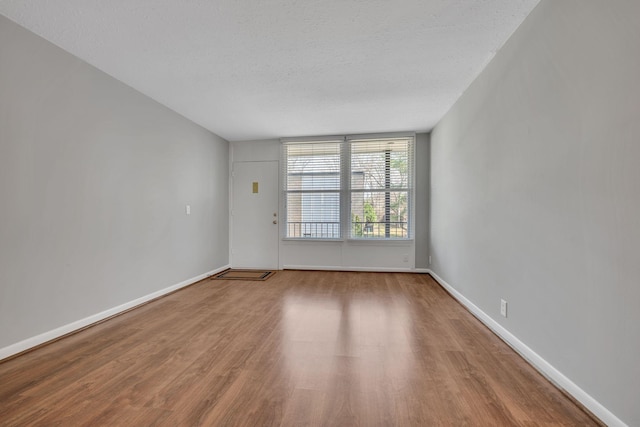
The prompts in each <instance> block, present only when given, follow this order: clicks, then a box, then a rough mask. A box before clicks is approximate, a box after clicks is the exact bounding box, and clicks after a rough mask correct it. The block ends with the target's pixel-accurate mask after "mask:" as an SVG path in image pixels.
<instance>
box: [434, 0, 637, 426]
mask: <svg viewBox="0 0 640 427" xmlns="http://www.w3.org/2000/svg"><path fill="white" fill-rule="evenodd" d="M639 17H640V2H633V1H623V0H616V1H607V2H603V1H597V0H589V1H584V0H565V1H553V0H543V1H542V2H541V3H540V4H539V6H538V7H537V8H536V9H535V10H534V11H533V12H532V14H531V15H530V16H529V17H528V18H527V19H526V20H525V22H524V23H523V24H522V26H521V27H520V28H519V29H518V31H517V32H516V33H515V34H514V35H513V37H512V38H511V39H510V40H509V41H508V42H507V44H506V45H505V47H504V48H503V49H502V50H501V51H499V52H498V54H497V56H496V57H495V58H494V60H493V61H492V62H491V63H490V64H489V66H488V67H487V68H486V69H485V70H484V72H483V73H482V74H481V75H480V77H479V78H478V79H477V80H476V81H475V82H474V83H473V84H472V85H471V87H470V88H469V89H468V90H467V91H466V93H465V94H464V95H463V96H462V97H461V99H460V100H459V101H458V102H457V103H456V105H455V106H454V107H453V108H452V110H451V111H450V112H449V113H448V114H447V115H446V116H445V118H444V119H443V120H442V121H441V122H440V123H439V124H438V126H437V127H436V129H435V130H434V132H433V133H432V146H431V149H432V175H431V180H432V200H431V209H432V212H431V224H432V228H431V233H432V247H431V255H432V257H433V266H432V268H433V270H434V272H435V273H436V274H438V275H439V276H440V277H442V278H443V279H444V280H445V281H446V282H448V283H449V284H450V285H451V286H452V287H454V288H455V289H456V290H457V291H459V292H460V293H461V294H462V295H464V296H465V297H466V298H467V299H469V300H470V301H471V302H472V303H473V304H475V305H476V306H478V307H479V308H480V309H481V310H482V311H484V312H485V313H487V314H488V315H489V316H491V317H493V319H494V320H496V321H497V322H499V323H500V324H501V325H502V326H504V328H506V329H507V330H508V331H509V332H510V333H512V334H514V335H515V336H516V337H517V338H518V339H519V340H520V341H522V342H523V343H524V344H526V345H527V346H528V347H529V348H530V349H532V350H533V351H534V352H535V353H537V354H538V355H539V356H541V357H542V358H543V359H545V360H546V361H547V362H549V363H550V364H551V365H552V366H553V367H555V368H556V369H557V370H559V371H560V372H561V373H562V374H564V375H565V376H566V377H567V378H568V379H569V380H571V381H572V382H573V383H574V384H575V385H576V386H577V387H579V388H580V389H582V390H583V391H584V392H585V393H586V394H588V395H590V396H591V397H593V398H594V399H595V400H596V401H597V402H599V403H600V404H602V405H604V407H605V408H606V410H608V411H610V412H611V413H612V414H611V415H613V414H615V415H614V416H613V417H612V418H609V419H608V421H609V422H612V423H615V422H616V419H615V417H616V416H617V418H618V419H619V420H622V421H623V422H625V423H627V424H629V425H640V406H639V405H638V399H639V396H640V364H639V363H638V357H639V355H640V333H638V326H639V325H640V310H639V309H638V304H639V303H640V279H639V278H640V191H639V190H638V185H639V183H640V167H639V161H640V143H639V139H638V138H639V135H640V120H639V118H640V84H638V76H640V55H639V52H640V50H639V46H640V25H638V18H639ZM500 298H505V299H506V300H508V303H509V317H508V318H506V319H505V318H502V317H500V315H499V307H500ZM596 409H597V408H596ZM602 414H604V415H605V416H606V415H607V414H606V411H605V412H602V413H601V414H599V415H602ZM619 420H618V421H619Z"/></svg>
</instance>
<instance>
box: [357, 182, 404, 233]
mask: <svg viewBox="0 0 640 427" xmlns="http://www.w3.org/2000/svg"><path fill="white" fill-rule="evenodd" d="M407 196H408V192H407V191H376V192H354V193H351V237H353V238H378V239H379V238H391V239H394V238H396V239H406V238H408V237H409V228H408V226H409V224H408V203H407Z"/></svg>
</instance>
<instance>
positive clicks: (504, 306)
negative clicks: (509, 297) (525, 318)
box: [500, 299, 507, 317]
mask: <svg viewBox="0 0 640 427" xmlns="http://www.w3.org/2000/svg"><path fill="white" fill-rule="evenodd" d="M500 314H502V316H503V317H507V302H506V301H505V300H503V299H501V300H500Z"/></svg>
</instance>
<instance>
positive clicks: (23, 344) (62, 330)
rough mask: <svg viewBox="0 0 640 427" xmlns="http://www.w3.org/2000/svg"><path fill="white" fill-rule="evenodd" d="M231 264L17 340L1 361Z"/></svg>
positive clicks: (1, 350)
mask: <svg viewBox="0 0 640 427" xmlns="http://www.w3.org/2000/svg"><path fill="white" fill-rule="evenodd" d="M228 268H229V266H228V265H225V266H224V267H220V268H217V269H215V270H211V271H208V272H206V273H203V274H200V275H198V276H196V277H192V278H190V279H187V280H185V281H183V282H180V283H177V284H175V285H172V286H169V287H168V288H164V289H161V290H159V291H156V292H153V293H150V294H149V295H145V296H143V297H140V298H137V299H134V300H133V301H129V302H126V303H124V304H121V305H119V306H117V307H113V308H110V309H108V310H105V311H102V312H100V313H97V314H94V315H92V316H89V317H85V318H84V319H80V320H77V321H75V322H72V323H69V324H67V325H64V326H60V327H59V328H56V329H53V330H51V331H48V332H44V333H42V334H40V335H36V336H34V337H31V338H27V339H26V340H23V341H20V342H17V343H15V344H11V345H10V346H7V347H4V348H0V361H1V360H3V359H6V358H7V357H11V356H13V355H14V354H18V353H21V352H23V351H25V350H28V349H30V348H33V347H36V346H39V345H41V344H44V343H46V342H48V341H51V340H54V339H56V338H59V337H61V336H63V335H66V334H69V333H71V332H73V331H77V330H78V329H82V328H84V327H86V326H89V325H91V324H93V323H96V322H99V321H101V320H104V319H106V318H108V317H111V316H114V315H116V314H118V313H122V312H123V311H126V310H129V309H131V308H133V307H136V306H138V305H140V304H144V303H145V302H148V301H151V300H152V299H155V298H158V297H161V296H163V295H166V294H168V293H170V292H173V291H176V290H178V289H180V288H184V287H185V286H189V285H191V284H193V283H196V282H198V281H200V280H202V279H206V278H207V277H209V276H213V275H214V274H216V273H218V272H220V271H224V270H226V269H228Z"/></svg>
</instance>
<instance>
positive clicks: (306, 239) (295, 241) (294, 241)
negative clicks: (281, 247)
mask: <svg viewBox="0 0 640 427" xmlns="http://www.w3.org/2000/svg"><path fill="white" fill-rule="evenodd" d="M281 240H282V241H283V242H285V243H289V242H293V243H298V242H325V243H342V242H344V239H317V238H312V237H308V238H305V237H303V238H296V237H283V238H282V239H281Z"/></svg>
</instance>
